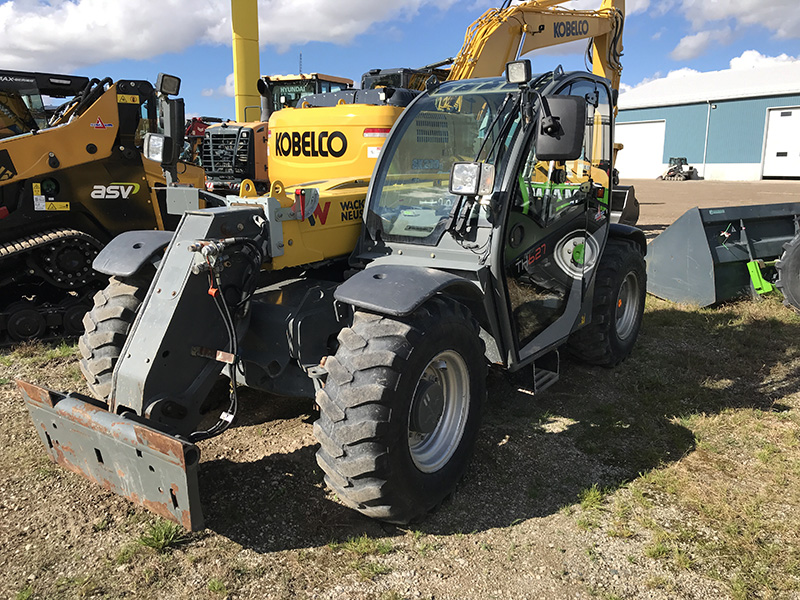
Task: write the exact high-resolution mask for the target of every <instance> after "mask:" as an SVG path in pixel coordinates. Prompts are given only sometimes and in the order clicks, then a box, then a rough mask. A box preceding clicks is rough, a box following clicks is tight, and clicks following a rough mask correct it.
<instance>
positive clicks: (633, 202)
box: [611, 185, 639, 226]
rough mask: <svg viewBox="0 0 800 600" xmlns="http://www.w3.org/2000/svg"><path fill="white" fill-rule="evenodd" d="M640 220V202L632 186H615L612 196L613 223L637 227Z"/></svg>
mask: <svg viewBox="0 0 800 600" xmlns="http://www.w3.org/2000/svg"><path fill="white" fill-rule="evenodd" d="M638 220H639V201H638V200H637V199H636V190H635V189H634V188H633V186H632V185H617V186H614V191H613V192H612V194H611V222H612V223H622V224H623V225H631V226H632V225H636V222H637V221H638Z"/></svg>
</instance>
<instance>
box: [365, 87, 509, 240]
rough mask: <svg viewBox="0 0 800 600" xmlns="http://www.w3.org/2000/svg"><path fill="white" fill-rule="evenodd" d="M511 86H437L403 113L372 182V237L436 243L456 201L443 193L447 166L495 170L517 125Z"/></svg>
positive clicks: (369, 215)
mask: <svg viewBox="0 0 800 600" xmlns="http://www.w3.org/2000/svg"><path fill="white" fill-rule="evenodd" d="M518 89H519V88H518V87H517V86H516V85H509V84H507V83H506V82H505V81H504V80H502V79H483V80H471V81H462V82H458V81H456V82H451V83H445V84H443V85H442V86H441V87H440V88H439V89H438V90H437V91H436V92H434V93H432V94H430V95H427V96H423V97H422V98H420V99H419V100H418V101H417V102H415V103H414V104H413V105H412V106H410V107H409V108H408V109H407V110H406V113H404V115H403V117H402V120H401V121H400V122H399V123H398V124H397V130H396V131H395V132H394V133H393V134H392V136H391V138H390V140H389V141H388V142H387V147H386V148H385V149H384V155H383V157H382V159H381V164H380V167H379V168H378V172H377V173H376V175H375V178H374V180H373V189H372V196H371V197H372V198H373V199H377V201H375V200H373V201H372V202H371V203H370V209H369V211H368V213H367V229H368V231H369V233H370V235H371V237H372V238H373V239H378V238H381V239H386V240H395V241H403V242H410V243H415V244H424V245H435V244H437V243H438V241H439V239H440V238H441V236H442V235H443V233H444V231H445V230H446V229H447V227H448V223H452V221H453V219H454V218H455V217H456V216H457V215H454V214H453V213H454V212H457V211H458V210H459V209H460V207H461V204H462V203H461V202H459V200H460V197H459V196H456V195H453V194H450V193H449V191H448V188H449V182H450V169H451V167H452V166H453V163H455V162H461V161H476V160H477V161H485V162H488V163H491V164H495V165H496V168H497V170H498V174H499V165H500V163H501V160H502V157H503V155H504V154H505V153H506V152H507V150H508V148H509V147H510V145H511V142H512V140H513V138H514V135H515V134H516V131H517V129H518V124H519V118H520V111H519V94H518ZM478 206H479V205H478Z"/></svg>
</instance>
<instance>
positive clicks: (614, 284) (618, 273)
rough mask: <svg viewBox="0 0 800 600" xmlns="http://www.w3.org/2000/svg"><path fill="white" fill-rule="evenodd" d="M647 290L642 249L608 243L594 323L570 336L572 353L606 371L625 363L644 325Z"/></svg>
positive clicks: (597, 284) (616, 241)
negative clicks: (643, 317)
mask: <svg viewBox="0 0 800 600" xmlns="http://www.w3.org/2000/svg"><path fill="white" fill-rule="evenodd" d="M646 288H647V271H646V268H645V262H644V256H642V253H641V252H640V251H639V247H638V245H637V244H636V243H635V242H632V241H630V240H622V239H613V238H612V239H610V240H608V243H607V244H606V248H605V250H604V251H603V255H602V257H601V259H600V265H599V267H598V270H597V275H596V279H595V284H594V302H593V305H592V320H591V322H590V323H589V324H588V325H586V326H585V327H584V328H583V329H579V330H578V331H577V332H575V333H574V334H572V336H570V339H569V341H568V343H567V350H568V351H569V353H570V354H571V355H572V356H573V357H575V358H577V359H578V360H580V361H582V362H586V363H589V364H593V365H601V366H605V367H613V366H615V365H618V364H619V363H621V362H622V361H623V360H625V359H626V358H627V357H628V356H629V355H630V353H631V352H632V351H633V346H634V344H635V343H636V338H637V337H638V335H639V329H640V328H641V325H642V315H643V314H644V298H645V294H646Z"/></svg>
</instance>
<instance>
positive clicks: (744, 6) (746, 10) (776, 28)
mask: <svg viewBox="0 0 800 600" xmlns="http://www.w3.org/2000/svg"><path fill="white" fill-rule="evenodd" d="M681 8H682V10H683V12H684V14H685V15H686V18H687V19H688V20H689V21H690V22H691V23H692V24H693V25H694V27H695V29H701V28H703V27H704V26H705V25H706V24H707V23H711V22H714V21H724V20H727V19H733V20H735V22H736V24H737V26H752V25H760V26H762V27H765V28H766V29H768V30H769V31H771V32H773V33H774V35H775V37H777V38H798V37H800V10H798V7H797V0H769V1H765V0H728V1H722V0H711V1H710V0H682V6H681Z"/></svg>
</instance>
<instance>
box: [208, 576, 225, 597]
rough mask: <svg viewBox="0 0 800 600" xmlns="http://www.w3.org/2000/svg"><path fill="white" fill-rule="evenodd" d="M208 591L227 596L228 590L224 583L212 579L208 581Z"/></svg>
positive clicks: (214, 578)
mask: <svg viewBox="0 0 800 600" xmlns="http://www.w3.org/2000/svg"><path fill="white" fill-rule="evenodd" d="M208 591H210V592H214V593H215V594H227V593H228V588H227V586H226V585H225V583H224V582H222V581H220V580H219V579H217V578H216V577H213V578H211V579H209V580H208Z"/></svg>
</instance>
